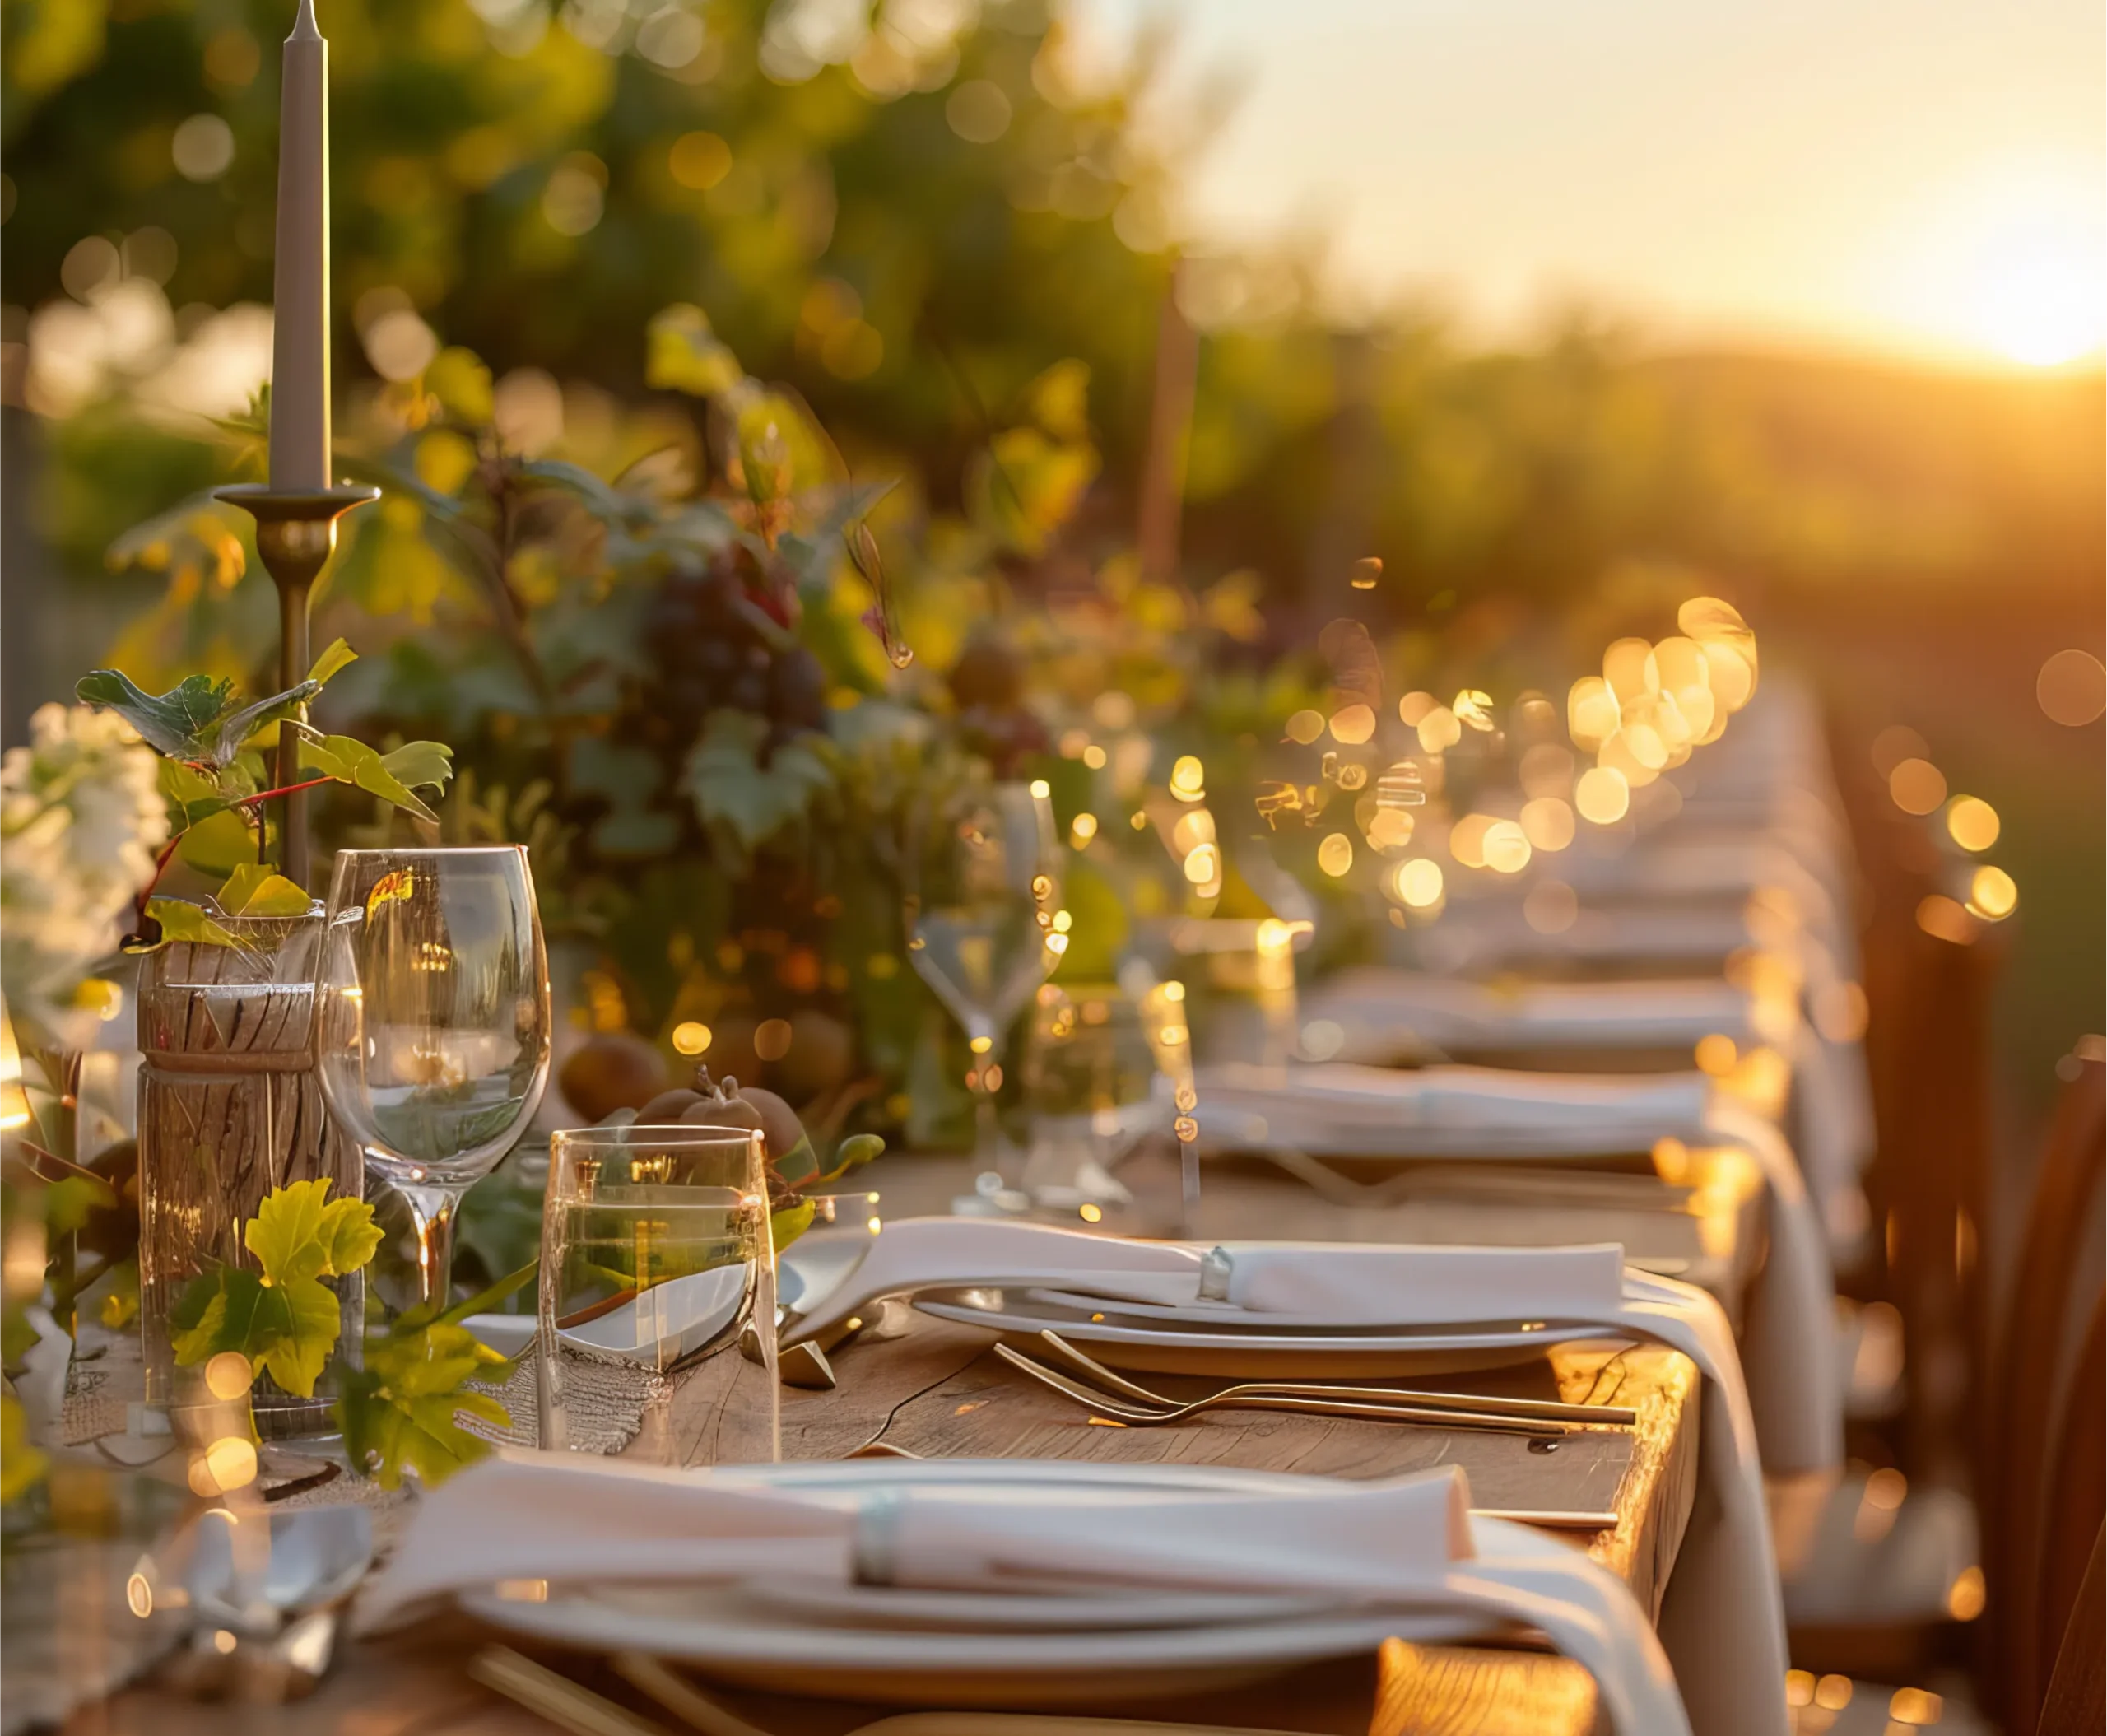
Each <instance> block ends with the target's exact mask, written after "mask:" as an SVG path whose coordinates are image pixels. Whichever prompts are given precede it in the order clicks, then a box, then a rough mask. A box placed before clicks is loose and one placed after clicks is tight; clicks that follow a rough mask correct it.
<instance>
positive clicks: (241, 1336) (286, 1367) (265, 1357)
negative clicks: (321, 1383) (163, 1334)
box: [169, 1226, 342, 1399]
mask: <svg viewBox="0 0 2107 1736" xmlns="http://www.w3.org/2000/svg"><path fill="white" fill-rule="evenodd" d="M252 1227H253V1226H252ZM169 1324H170V1333H169V1343H170V1347H171V1348H172V1349H173V1350H174V1352H175V1362H176V1366H177V1367H179V1368H194V1367H196V1366H198V1364H199V1363H201V1362H207V1361H211V1360H212V1357H216V1356H218V1355H220V1354H221V1353H222V1352H226V1351H236V1352H240V1354H241V1355H243V1356H244V1357H248V1358H249V1366H251V1367H252V1368H254V1367H259V1366H260V1367H262V1368H264V1369H266V1370H267V1371H268V1372H269V1374H270V1375H271V1378H272V1380H276V1381H277V1383H278V1385H281V1386H282V1387H284V1388H285V1389H286V1391H287V1392H289V1393H294V1394H298V1395H299V1396H300V1398H303V1399H310V1398H312V1397H314V1383H315V1382H316V1381H317V1380H320V1379H321V1377H322V1371H323V1369H324V1368H326V1367H327V1366H328V1362H329V1356H330V1352H333V1350H335V1349H336V1347H337V1334H338V1333H339V1331H340V1330H341V1329H342V1315H341V1312H340V1308H339V1305H338V1302H337V1296H336V1293H335V1292H333V1291H332V1290H331V1289H330V1288H329V1287H328V1285H326V1284H324V1283H323V1282H321V1280H320V1279H319V1278H300V1279H299V1280H297V1281H296V1282H291V1283H283V1284H274V1283H267V1282H266V1281H265V1280H264V1279H263V1278H262V1277H261V1276H259V1275H258V1273H253V1272H251V1271H249V1269H248V1268H246V1267H244V1266H220V1267H216V1268H214V1269H213V1270H212V1271H210V1272H207V1273H202V1275H200V1276H199V1277H198V1278H193V1279H192V1280H191V1282H190V1283H189V1285H188V1287H187V1288H186V1289H185V1290H184V1292H183V1295H182V1296H180V1297H179V1298H178V1300H177V1302H176V1305H175V1307H174V1310H171V1311H170V1316H169Z"/></svg>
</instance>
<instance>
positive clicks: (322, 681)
mask: <svg viewBox="0 0 2107 1736" xmlns="http://www.w3.org/2000/svg"><path fill="white" fill-rule="evenodd" d="M358 660H359V654H358V653H357V652H356V651H354V650H353V649H351V647H350V646H349V645H346V644H345V643H344V641H343V640H341V639H333V640H330V641H329V649H328V650H326V651H324V652H323V654H321V655H320V656H319V657H318V658H316V659H314V668H312V669H309V671H308V672H307V678H308V679H309V681H311V682H314V685H315V686H318V687H320V686H327V685H328V682H329V678H330V677H332V676H333V675H335V674H337V673H339V672H340V671H341V670H342V669H344V668H346V667H347V666H348V665H350V664H351V663H356V662H357V661H358Z"/></svg>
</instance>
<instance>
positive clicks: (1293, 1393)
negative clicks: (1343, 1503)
mask: <svg viewBox="0 0 2107 1736" xmlns="http://www.w3.org/2000/svg"><path fill="white" fill-rule="evenodd" d="M1039 1336H1040V1338H1041V1340H1043V1341H1044V1343H1045V1344H1046V1346H1047V1347H1048V1348H1049V1349H1051V1350H1054V1351H1056V1352H1058V1353H1059V1354H1060V1355H1062V1356H1063V1357H1067V1359H1068V1360H1069V1361H1071V1362H1073V1363H1074V1364H1075V1365H1076V1366H1077V1367H1078V1368H1080V1369H1081V1370H1082V1371H1083V1372H1084V1373H1085V1374H1086V1375H1089V1376H1090V1378H1091V1380H1095V1382H1096V1383H1097V1384H1098V1385H1100V1386H1103V1387H1108V1388H1109V1389H1111V1390H1112V1391H1114V1392H1115V1393H1117V1394H1120V1395H1121V1396H1122V1397H1123V1398H1128V1399H1136V1400H1137V1401H1139V1402H1140V1403H1143V1404H1153V1405H1157V1406H1169V1405H1174V1404H1176V1403H1179V1400H1177V1399H1170V1398H1166V1397H1165V1395H1164V1394H1161V1393H1155V1392H1151V1391H1150V1390H1149V1389H1148V1388H1147V1387H1146V1386H1142V1385H1137V1383H1136V1382H1134V1381H1132V1380H1128V1379H1127V1378H1126V1376H1125V1375H1120V1374H1117V1373H1115V1372H1114V1371H1112V1370H1111V1369H1109V1368H1107V1367H1106V1366H1105V1365H1104V1364H1103V1363H1102V1362H1100V1361H1098V1360H1097V1359H1096V1358H1095V1357H1091V1356H1087V1355H1086V1354H1085V1353H1084V1352H1081V1351H1080V1350H1078V1349H1077V1347H1075V1346H1074V1345H1072V1344H1071V1343H1069V1342H1068V1341H1067V1339H1066V1338H1063V1337H1062V1336H1061V1335H1060V1333H1058V1332H1055V1331H1054V1330H1053V1329H1051V1328H1050V1327H1049V1328H1047V1329H1044V1330H1042V1331H1041V1332H1040V1334H1039ZM1240 1395H1248V1396H1251V1397H1259V1396H1263V1397H1266V1398H1275V1399H1343V1400H1348V1401H1351V1402H1354V1403H1371V1404H1386V1405H1396V1404H1402V1405H1407V1406H1410V1407H1411V1408H1413V1409H1416V1410H1437V1411H1458V1412H1465V1413H1471V1414H1473V1415H1478V1416H1487V1417H1529V1418H1532V1419H1533V1420H1537V1421H1542V1422H1579V1423H1610V1424H1616V1425H1621V1426H1624V1427H1627V1428H1629V1427H1630V1426H1632V1425H1633V1424H1635V1423H1636V1422H1638V1421H1639V1413H1638V1412H1636V1411H1635V1410H1631V1409H1629V1408H1626V1407H1625V1406H1623V1405H1620V1404H1570V1403H1565V1402H1564V1401H1563V1400H1560V1399H1490V1398H1486V1397H1485V1396H1484V1395H1483V1394H1477V1393H1426V1392H1412V1391H1407V1390H1405V1389H1402V1388H1397V1387H1388V1386H1338V1385H1326V1384H1324V1383H1322V1382H1318V1381H1306V1380H1249V1381H1244V1382H1241V1383H1240V1384H1238V1385H1235V1386H1226V1387H1224V1388H1222V1389H1221V1391H1219V1392H1216V1393H1212V1394H1209V1395H1208V1402H1209V1403H1214V1404H1221V1403H1226V1402H1228V1401H1229V1400H1230V1399H1233V1398H1235V1397H1237V1396H1240Z"/></svg>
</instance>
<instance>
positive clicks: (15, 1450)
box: [0, 1393, 51, 1503]
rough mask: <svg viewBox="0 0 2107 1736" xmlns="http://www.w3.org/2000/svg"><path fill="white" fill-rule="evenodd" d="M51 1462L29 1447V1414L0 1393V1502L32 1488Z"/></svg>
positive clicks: (7, 1500)
mask: <svg viewBox="0 0 2107 1736" xmlns="http://www.w3.org/2000/svg"><path fill="white" fill-rule="evenodd" d="M50 1465H51V1461H50V1459H48V1458H47V1457H45V1455H44V1454H42V1453H40V1452H39V1451H38V1450H36V1449H35V1447H33V1446H31V1445H30V1420H29V1413H27V1412H26V1411H25V1410H24V1409H23V1408H22V1402H21V1399H17V1398H16V1396H15V1395H14V1394H12V1393H7V1394H0V1501H6V1502H9V1503H12V1502H14V1501H19V1500H20V1499H21V1497H22V1496H25V1495H26V1494H28V1493H29V1492H30V1490H31V1489H33V1488H35V1487H36V1486H37V1484H38V1483H39V1482H40V1481H41V1480H42V1479H43V1477H44V1472H45V1471H46V1470H48V1469H49V1468H50Z"/></svg>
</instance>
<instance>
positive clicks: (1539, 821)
mask: <svg viewBox="0 0 2107 1736" xmlns="http://www.w3.org/2000/svg"><path fill="white" fill-rule="evenodd" d="M1573 830H1574V828H1573V810H1572V808H1571V807H1569V806H1568V805H1567V804H1566V803H1565V801H1564V800H1563V799H1562V798H1560V797H1557V796H1538V797H1537V798H1534V799H1533V800H1532V801H1528V802H1524V803H1523V804H1522V831H1523V834H1524V835H1526V836H1527V837H1528V840H1529V842H1530V844H1531V845H1533V846H1534V847H1535V848H1536V849H1540V850H1551V851H1558V850H1562V849H1565V847H1566V845H1569V844H1570V843H1572V841H1573Z"/></svg>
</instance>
